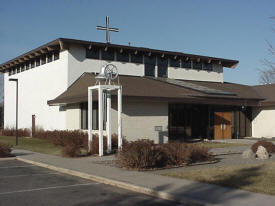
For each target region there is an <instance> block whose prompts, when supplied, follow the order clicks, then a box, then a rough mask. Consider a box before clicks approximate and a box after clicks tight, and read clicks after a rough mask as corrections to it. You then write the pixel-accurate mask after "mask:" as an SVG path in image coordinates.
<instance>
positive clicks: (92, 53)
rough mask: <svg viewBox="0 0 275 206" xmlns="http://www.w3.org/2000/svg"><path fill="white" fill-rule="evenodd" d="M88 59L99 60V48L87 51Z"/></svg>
mask: <svg viewBox="0 0 275 206" xmlns="http://www.w3.org/2000/svg"><path fill="white" fill-rule="evenodd" d="M86 58H91V59H99V48H95V47H92V48H91V49H88V48H87V49H86Z"/></svg>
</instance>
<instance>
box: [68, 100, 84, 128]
mask: <svg viewBox="0 0 275 206" xmlns="http://www.w3.org/2000/svg"><path fill="white" fill-rule="evenodd" d="M80 118H81V110H80V105H79V104H71V105H67V106H66V129H68V130H78V129H80V128H81V119H80Z"/></svg>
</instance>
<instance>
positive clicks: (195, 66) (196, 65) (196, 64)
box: [193, 61, 202, 70]
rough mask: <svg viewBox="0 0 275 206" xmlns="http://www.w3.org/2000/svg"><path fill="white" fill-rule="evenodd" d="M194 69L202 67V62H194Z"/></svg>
mask: <svg viewBox="0 0 275 206" xmlns="http://www.w3.org/2000/svg"><path fill="white" fill-rule="evenodd" d="M193 69H199V70H200V69H202V63H201V62H196V61H194V62H193Z"/></svg>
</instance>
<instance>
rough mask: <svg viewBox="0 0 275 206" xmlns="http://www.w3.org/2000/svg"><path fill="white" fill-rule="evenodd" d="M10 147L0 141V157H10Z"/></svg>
mask: <svg viewBox="0 0 275 206" xmlns="http://www.w3.org/2000/svg"><path fill="white" fill-rule="evenodd" d="M11 156H12V154H11V147H10V146H9V145H7V144H4V143H1V142H0V158H1V157H11Z"/></svg>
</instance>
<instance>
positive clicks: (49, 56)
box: [47, 53, 53, 63]
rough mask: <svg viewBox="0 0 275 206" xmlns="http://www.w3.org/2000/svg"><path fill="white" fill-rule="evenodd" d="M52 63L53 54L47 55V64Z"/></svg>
mask: <svg viewBox="0 0 275 206" xmlns="http://www.w3.org/2000/svg"><path fill="white" fill-rule="evenodd" d="M52 61H53V54H52V53H49V54H47V63H49V62H52Z"/></svg>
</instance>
